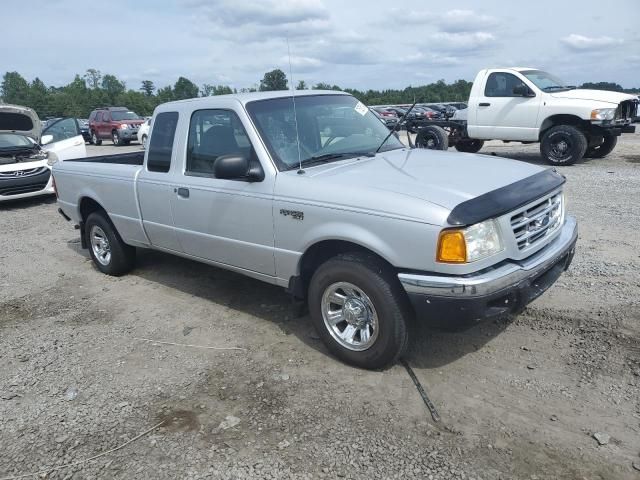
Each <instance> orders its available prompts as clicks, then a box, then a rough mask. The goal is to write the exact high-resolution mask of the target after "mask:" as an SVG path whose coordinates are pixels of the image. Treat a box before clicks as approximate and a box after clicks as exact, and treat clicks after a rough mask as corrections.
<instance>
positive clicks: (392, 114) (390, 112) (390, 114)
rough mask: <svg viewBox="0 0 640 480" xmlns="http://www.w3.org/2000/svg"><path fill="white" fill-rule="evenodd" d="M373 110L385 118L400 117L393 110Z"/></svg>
mask: <svg viewBox="0 0 640 480" xmlns="http://www.w3.org/2000/svg"><path fill="white" fill-rule="evenodd" d="M371 109H372V110H373V111H374V112H376V113H378V114H380V115H382V116H383V117H396V118H397V117H398V114H397V113H396V112H394V111H393V110H390V109H388V108H386V107H371Z"/></svg>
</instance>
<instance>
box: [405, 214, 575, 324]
mask: <svg viewBox="0 0 640 480" xmlns="http://www.w3.org/2000/svg"><path fill="white" fill-rule="evenodd" d="M577 238H578V226H577V223H576V220H575V219H574V218H573V217H566V220H565V224H564V225H563V227H562V231H561V232H560V235H559V236H558V237H556V238H555V239H554V240H553V242H551V243H550V244H549V245H547V246H546V247H545V248H543V249H542V250H541V251H539V252H537V253H535V254H534V255H532V256H530V257H529V258H526V259H525V260H522V261H506V262H503V263H502V264H500V265H497V266H495V267H492V268H491V269H486V270H483V271H482V272H479V273H475V274H470V275H464V276H446V275H437V274H413V273H400V274H399V275H398V278H399V279H400V283H401V284H402V286H403V287H404V289H405V291H406V292H407V295H408V296H409V300H410V301H411V304H412V305H413V308H414V310H415V312H416V316H417V318H418V319H420V320H424V321H426V322H427V323H429V324H430V325H433V326H438V327H462V326H467V325H471V324H474V323H476V322H479V321H482V320H483V319H486V318H491V317H495V316H501V315H505V314H509V313H518V312H520V311H522V309H524V307H525V306H526V305H527V304H529V303H530V302H532V301H533V300H535V299H536V298H538V297H539V296H540V295H541V294H542V293H544V292H545V291H546V290H547V289H548V288H549V287H550V286H551V285H553V284H554V283H555V281H556V280H557V279H558V277H560V275H561V274H562V272H564V271H565V270H566V269H567V268H569V265H570V264H571V260H572V259H573V254H574V252H575V246H576V241H577Z"/></svg>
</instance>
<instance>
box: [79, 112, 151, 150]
mask: <svg viewBox="0 0 640 480" xmlns="http://www.w3.org/2000/svg"><path fill="white" fill-rule="evenodd" d="M143 123H144V119H143V118H140V117H139V116H138V114H137V113H135V112H132V111H131V110H129V109H128V108H125V107H104V108H98V109H96V110H94V111H93V112H91V115H89V132H90V134H91V143H93V144H95V145H100V144H102V140H107V139H110V140H111V141H112V142H113V144H114V145H116V146H120V145H128V144H129V142H131V140H137V135H138V129H139V128H140V125H142V124H143Z"/></svg>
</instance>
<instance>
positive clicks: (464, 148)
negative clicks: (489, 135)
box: [455, 139, 484, 153]
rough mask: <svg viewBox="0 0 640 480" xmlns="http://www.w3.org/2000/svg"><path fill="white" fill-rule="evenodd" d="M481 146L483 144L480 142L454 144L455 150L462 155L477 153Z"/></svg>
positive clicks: (466, 141) (475, 140)
mask: <svg viewBox="0 0 640 480" xmlns="http://www.w3.org/2000/svg"><path fill="white" fill-rule="evenodd" d="M483 145H484V142H483V141H482V140H477V139H473V140H460V141H459V142H457V143H456V144H455V149H456V150H457V151H459V152H464V153H477V152H479V151H480V149H481V148H482V146H483Z"/></svg>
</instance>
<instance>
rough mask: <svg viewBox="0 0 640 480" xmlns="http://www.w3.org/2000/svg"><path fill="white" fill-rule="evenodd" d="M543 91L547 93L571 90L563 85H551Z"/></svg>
mask: <svg viewBox="0 0 640 480" xmlns="http://www.w3.org/2000/svg"><path fill="white" fill-rule="evenodd" d="M542 90H544V91H545V92H546V91H547V90H571V89H570V88H569V87H563V86H562V85H549V86H548V87H544V88H543V89H542Z"/></svg>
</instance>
